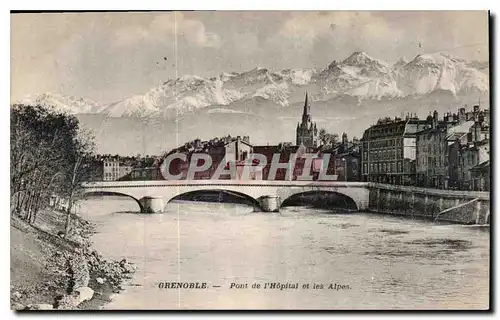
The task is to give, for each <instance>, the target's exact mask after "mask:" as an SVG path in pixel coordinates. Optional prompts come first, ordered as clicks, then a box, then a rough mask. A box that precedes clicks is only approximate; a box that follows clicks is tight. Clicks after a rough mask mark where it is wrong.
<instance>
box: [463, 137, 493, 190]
mask: <svg viewBox="0 0 500 320" xmlns="http://www.w3.org/2000/svg"><path fill="white" fill-rule="evenodd" d="M469 137H472V135H469ZM489 160H490V143H489V140H481V141H472V140H471V141H469V142H468V143H467V144H466V145H464V146H462V148H461V149H460V155H459V166H458V172H459V188H460V189H463V190H478V189H484V188H486V186H485V182H483V181H485V180H486V176H485V175H486V172H485V170H489V162H487V161H489ZM486 167H487V168H486ZM487 174H488V178H487V179H488V188H489V172H487ZM481 179H483V180H481Z"/></svg>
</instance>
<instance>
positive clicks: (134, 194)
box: [83, 180, 370, 212]
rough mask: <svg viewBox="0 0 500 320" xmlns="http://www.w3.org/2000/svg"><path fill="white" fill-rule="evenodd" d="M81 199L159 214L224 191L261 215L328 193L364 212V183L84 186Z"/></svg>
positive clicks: (195, 182) (221, 182)
mask: <svg viewBox="0 0 500 320" xmlns="http://www.w3.org/2000/svg"><path fill="white" fill-rule="evenodd" d="M83 190H84V194H85V195H92V194H94V195H122V196H127V197H130V198H132V199H134V200H135V201H137V203H138V204H139V206H140V208H141V212H163V210H164V207H165V205H166V203H168V202H169V201H170V200H172V199H173V198H175V197H176V196H179V195H182V194H186V193H189V192H194V191H227V192H231V193H235V194H238V195H240V196H243V197H246V198H248V199H250V200H253V201H254V203H256V204H258V206H259V207H260V208H261V209H262V210H263V211H279V208H280V206H281V204H282V203H283V202H284V201H285V200H286V199H288V198H290V197H291V196H294V195H298V194H307V193H314V192H323V193H324V192H328V193H335V194H338V195H343V196H345V197H346V198H347V199H350V200H352V202H353V203H354V204H355V205H356V208H357V209H358V210H366V209H368V204H369V195H370V191H369V188H368V183H366V182H339V181H268V180H246V181H244V180H171V181H109V182H104V181H103V182H88V183H85V184H84V185H83Z"/></svg>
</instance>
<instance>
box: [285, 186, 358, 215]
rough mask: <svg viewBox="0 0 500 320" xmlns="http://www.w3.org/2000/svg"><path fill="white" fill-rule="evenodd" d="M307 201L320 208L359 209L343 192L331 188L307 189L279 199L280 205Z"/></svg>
mask: <svg viewBox="0 0 500 320" xmlns="http://www.w3.org/2000/svg"><path fill="white" fill-rule="evenodd" d="M300 203H308V204H312V205H314V206H317V207H321V208H345V209H348V210H359V207H358V204H357V203H356V201H355V200H354V199H353V198H352V197H350V196H349V195H346V194H345V193H342V192H338V191H331V190H308V191H300V192H296V193H292V194H289V195H287V196H286V197H285V198H284V199H282V201H281V207H287V206H292V205H294V204H300Z"/></svg>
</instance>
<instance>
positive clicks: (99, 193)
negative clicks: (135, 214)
mask: <svg viewBox="0 0 500 320" xmlns="http://www.w3.org/2000/svg"><path fill="white" fill-rule="evenodd" d="M95 196H101V197H106V196H108V197H109V196H118V197H124V198H129V199H132V200H134V201H135V202H136V203H137V205H138V206H139V211H140V212H143V211H144V208H143V205H142V203H141V202H140V201H139V199H136V198H134V197H133V196H131V195H129V194H126V193H121V192H115V191H89V192H85V193H84V195H83V199H84V200H85V199H86V198H88V197H95Z"/></svg>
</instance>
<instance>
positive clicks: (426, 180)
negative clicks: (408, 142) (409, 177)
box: [416, 109, 474, 189]
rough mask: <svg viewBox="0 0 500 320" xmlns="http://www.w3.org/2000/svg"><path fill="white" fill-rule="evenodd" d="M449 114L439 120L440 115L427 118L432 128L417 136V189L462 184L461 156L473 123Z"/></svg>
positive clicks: (436, 113)
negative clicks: (459, 159)
mask: <svg viewBox="0 0 500 320" xmlns="http://www.w3.org/2000/svg"><path fill="white" fill-rule="evenodd" d="M461 114H463V109H459V116H458V117H456V116H455V117H454V116H452V115H451V114H445V116H444V118H443V120H442V121H441V120H439V117H438V112H437V111H434V113H433V114H432V116H429V117H427V119H426V121H427V122H428V123H429V128H427V129H425V130H422V131H420V132H418V133H417V161H416V172H417V185H418V186H421V187H431V188H438V189H448V188H455V187H456V185H457V183H458V179H459V177H458V171H457V170H456V168H457V163H458V154H459V150H460V146H461V144H463V143H464V142H467V132H468V131H469V128H470V126H472V125H473V124H474V122H473V121H466V118H464V117H462V116H461Z"/></svg>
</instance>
